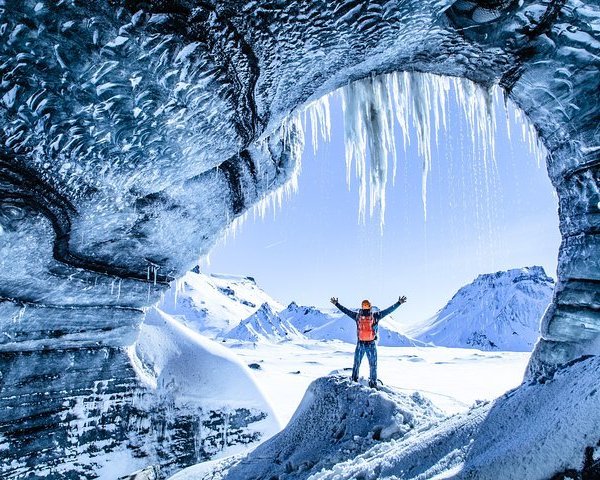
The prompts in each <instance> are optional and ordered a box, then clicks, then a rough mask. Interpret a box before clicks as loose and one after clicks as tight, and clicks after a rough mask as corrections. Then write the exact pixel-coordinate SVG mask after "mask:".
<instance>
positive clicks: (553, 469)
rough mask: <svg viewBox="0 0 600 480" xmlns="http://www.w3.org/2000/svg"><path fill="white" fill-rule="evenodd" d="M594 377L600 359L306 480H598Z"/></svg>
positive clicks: (599, 437) (598, 398) (599, 432)
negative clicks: (576, 479)
mask: <svg viewBox="0 0 600 480" xmlns="http://www.w3.org/2000/svg"><path fill="white" fill-rule="evenodd" d="M599 377H600V357H590V358H587V359H581V360H580V361H578V362H576V363H574V364H572V365H569V366H567V367H565V368H563V369H562V370H561V371H559V372H558V373H557V374H556V375H555V377H554V378H552V379H546V380H545V381H544V382H543V383H538V382H534V383H530V384H523V385H521V386H520V387H518V388H516V389H515V390H512V391H510V392H508V393H506V394H505V395H503V396H502V397H500V398H498V399H497V400H495V401H494V402H490V403H488V404H485V405H481V406H478V407H475V408H474V409H472V410H471V411H470V412H468V413H467V414H461V415H456V416H453V417H450V418H448V419H446V420H443V421H441V422H439V423H438V424H437V425H436V426H434V427H432V428H430V427H425V428H422V429H418V430H417V431H415V432H413V433H412V434H411V435H410V436H406V437H404V438H401V439H399V440H392V441H391V442H390V443H387V444H381V445H376V446H374V447H373V448H371V449H370V450H369V451H367V452H365V453H364V454H362V455H359V456H358V457H356V458H351V459H348V460H347V461H346V462H344V463H339V464H337V465H335V466H334V467H332V468H329V469H327V471H322V472H319V473H317V474H315V475H314V476H313V477H311V480H351V479H357V478H362V479H365V480H374V479H392V478H402V479H404V480H417V479H419V480H426V479H434V478H435V479H442V478H443V479H450V478H452V479H454V480H468V479H477V480H497V479H503V480H523V479H527V480H548V479H551V478H552V479H554V478H556V479H572V478H589V479H596V478H600V395H599V394H598V378H599ZM280 478H281V479H284V478H286V477H285V476H282V477H280Z"/></svg>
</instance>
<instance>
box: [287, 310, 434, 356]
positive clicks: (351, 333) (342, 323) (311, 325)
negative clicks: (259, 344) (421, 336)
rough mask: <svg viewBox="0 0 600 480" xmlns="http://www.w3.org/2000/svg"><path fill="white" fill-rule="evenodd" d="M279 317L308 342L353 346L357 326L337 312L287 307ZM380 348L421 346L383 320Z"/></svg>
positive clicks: (380, 327)
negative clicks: (326, 342)
mask: <svg viewBox="0 0 600 480" xmlns="http://www.w3.org/2000/svg"><path fill="white" fill-rule="evenodd" d="M279 316H280V317H281V318H282V319H284V320H285V321H287V322H289V323H290V324H291V325H293V326H294V327H296V328H297V329H298V330H299V331H300V332H301V333H302V334H304V335H305V336H306V337H307V338H311V339H314V340H341V341H343V342H347V343H356V325H355V323H354V322H353V321H352V319H350V318H348V317H347V316H346V315H344V314H343V313H341V312H339V311H337V310H336V311H321V310H319V309H318V308H316V307H304V306H299V305H297V304H296V303H295V302H292V303H290V304H289V305H288V306H287V308H286V309H285V310H282V311H281V312H279ZM379 345H381V346H384V347H414V346H420V345H423V343H422V342H419V341H416V340H414V339H412V338H409V337H407V336H406V335H403V334H402V333H400V332H398V331H396V330H395V329H394V328H393V327H392V326H391V325H390V322H389V321H388V320H386V319H384V320H383V321H382V322H381V324H380V325H379Z"/></svg>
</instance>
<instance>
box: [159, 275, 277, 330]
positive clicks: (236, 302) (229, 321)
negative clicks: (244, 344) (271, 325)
mask: <svg viewBox="0 0 600 480" xmlns="http://www.w3.org/2000/svg"><path fill="white" fill-rule="evenodd" d="M263 304H266V305H268V306H269V308H270V309H271V310H272V311H275V312H277V311H279V310H281V309H283V305H281V304H280V303H279V302H277V301H276V300H274V299H273V298H272V297H271V296H269V295H268V294H267V293H266V292H265V291H264V290H262V289H261V288H260V287H259V286H258V285H257V284H256V281H255V280H254V278H252V277H242V276H234V275H219V274H202V273H196V272H194V271H191V272H188V273H186V274H185V275H184V276H183V277H182V278H181V279H180V280H178V281H177V282H173V284H172V285H171V288H170V289H169V290H168V291H167V292H166V293H165V296H164V297H163V299H162V301H161V302H160V304H159V308H160V309H161V310H162V311H163V312H165V313H168V314H170V315H174V316H178V317H180V318H181V319H182V321H184V322H185V324H186V325H188V326H189V327H190V328H192V329H194V330H196V331H198V332H200V333H202V334H203V335H206V336H208V337H212V338H214V337H216V336H221V335H223V334H224V333H226V332H229V331H230V330H232V329H234V328H235V327H236V326H237V325H239V323H240V322H241V321H242V320H244V319H246V318H248V317H249V316H250V315H252V314H253V313H255V312H256V311H257V310H258V308H259V307H260V306H261V305H263Z"/></svg>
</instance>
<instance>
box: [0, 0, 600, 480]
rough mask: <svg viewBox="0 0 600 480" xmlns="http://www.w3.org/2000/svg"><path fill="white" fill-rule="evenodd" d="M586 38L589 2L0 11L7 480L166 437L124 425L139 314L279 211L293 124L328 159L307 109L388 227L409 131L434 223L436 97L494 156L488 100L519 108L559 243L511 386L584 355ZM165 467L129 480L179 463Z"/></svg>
mask: <svg viewBox="0 0 600 480" xmlns="http://www.w3.org/2000/svg"><path fill="white" fill-rule="evenodd" d="M599 18H600V9H599V7H598V5H597V3H596V2H594V1H592V0H586V1H584V0H521V1H511V0H493V1H490V0H457V1H451V0H406V1H398V2H396V1H388V2H384V1H377V0H375V1H368V2H367V1H360V0H343V1H342V0H340V1H339V2H325V1H314V2H306V3H305V2H268V1H263V0H260V1H256V2H246V1H242V0H227V1H224V2H212V1H202V2H195V1H189V2H185V1H175V2H161V1H158V0H156V1H155V0H151V1H149V2H141V1H137V0H131V1H127V2H125V1H122V0H115V1H110V2H109V1H106V0H100V1H98V2H93V3H88V4H83V3H80V2H75V1H72V0H58V1H55V2H47V1H40V0H35V1H34V0H11V1H8V2H6V1H4V2H1V8H0V37H1V38H2V42H1V43H0V78H1V81H0V118H1V123H0V227H1V228H0V325H1V329H2V333H3V335H2V338H1V340H0V409H1V411H2V412H3V415H2V418H0V459H1V465H0V473H1V475H2V476H3V477H5V478H19V476H26V475H30V474H31V475H35V474H36V472H46V473H47V475H54V476H57V475H62V476H63V477H65V478H94V477H95V476H97V472H99V471H100V468H101V467H100V466H99V464H98V463H95V462H96V461H95V458H97V457H101V456H105V455H107V454H110V452H119V451H122V449H123V448H124V446H125V445H132V444H133V445H140V444H142V445H143V444H145V442H146V440H145V439H146V438H149V437H148V431H149V429H148V428H146V427H147V426H148V422H149V423H150V424H152V422H160V419H159V418H157V417H156V416H154V415H152V414H151V412H149V411H144V410H143V409H140V408H138V407H137V405H136V399H137V398H139V397H148V396H149V397H152V395H153V393H152V390H151V389H148V387H147V386H146V385H145V384H144V383H143V381H142V379H140V377H139V375H138V374H137V372H136V370H135V368H134V366H133V365H132V362H131V358H130V357H129V355H128V351H129V349H130V347H131V346H132V345H133V344H134V343H135V341H136V339H137V338H138V336H139V335H140V325H141V323H142V320H143V317H144V309H146V308H148V307H149V306H151V305H153V304H155V303H156V302H157V301H158V300H159V299H160V297H161V295H162V293H163V292H164V291H165V290H166V289H167V288H168V285H169V283H170V282H172V281H175V280H176V279H177V278H179V277H181V276H182V275H183V274H184V273H185V272H187V271H188V270H189V269H191V268H192V267H193V266H194V265H196V263H197V262H198V258H199V257H201V256H203V255H206V254H208V252H209V251H210V249H211V247H212V246H213V245H214V243H215V241H216V240H217V239H218V238H220V237H221V236H222V235H225V232H226V230H227V229H232V228H233V229H234V228H235V226H236V225H237V223H238V222H239V221H240V219H242V218H243V216H244V215H245V214H246V213H247V212H249V211H251V210H252V209H253V208H257V209H258V211H259V213H260V212H261V211H264V209H265V208H267V206H268V205H269V204H276V205H277V204H280V202H281V200H282V198H283V197H284V196H285V194H286V192H289V190H290V189H293V187H294V180H295V177H296V176H297V173H298V171H299V168H300V163H299V156H300V154H301V152H302V148H303V146H304V136H303V129H304V128H305V127H304V125H303V123H302V121H301V111H302V109H303V108H305V107H306V108H308V106H309V105H310V104H311V103H314V102H317V103H316V104H315V105H313V106H312V107H310V108H309V109H308V111H307V115H308V116H309V117H310V116H312V118H313V120H314V121H313V122H311V126H312V128H317V125H319V127H318V130H320V132H319V134H320V135H322V136H323V137H325V138H326V137H327V127H326V126H327V124H328V114H327V105H326V100H324V99H323V100H319V99H322V98H323V97H324V96H325V95H327V94H329V93H331V92H333V91H334V90H336V89H338V88H344V89H345V90H344V91H345V95H346V100H347V103H346V107H347V108H346V114H347V117H348V118H347V123H346V131H347V132H348V141H347V145H348V153H347V154H348V157H347V162H348V164H349V167H350V168H352V167H351V165H350V164H353V165H354V168H355V169H357V168H358V173H359V178H360V179H361V182H364V187H363V186H362V185H363V184H362V183H361V199H362V198H365V199H366V198H367V196H368V197H369V198H370V207H369V209H372V210H373V211H377V210H379V211H380V212H382V213H383V209H384V208H385V184H386V183H387V179H388V178H387V177H388V171H387V162H388V157H391V156H392V154H393V149H394V148H395V146H394V142H393V140H392V139H391V138H389V135H388V134H389V131H390V130H389V124H390V123H391V122H392V121H396V122H399V123H400V124H404V125H405V124H406V122H410V121H412V122H416V124H417V125H418V127H419V128H418V129H417V130H418V131H419V132H420V133H419V138H418V142H419V147H420V150H421V155H422V156H423V157H424V164H423V165H424V167H423V168H424V170H423V177H424V178H423V192H424V195H423V201H424V203H425V202H426V186H427V178H426V176H427V172H428V169H429V168H430V163H428V159H429V156H428V153H427V148H428V146H429V145H430V143H429V142H431V139H432V138H435V134H434V135H431V132H430V131H429V130H431V129H434V130H435V129H436V128H438V127H439V126H440V125H443V110H444V109H443V107H442V105H443V104H444V99H445V98H446V96H447V90H445V86H444V85H446V83H444V82H445V81H440V80H437V79H433V78H432V77H429V75H445V76H448V77H454V78H456V79H458V80H452V81H451V82H460V83H461V85H462V86H461V87H460V89H458V90H457V93H458V94H459V95H464V92H472V94H469V95H468V96H467V97H465V98H464V103H463V104H464V105H465V108H467V109H468V112H470V113H468V115H470V117H469V118H472V119H473V122H474V123H473V129H472V131H473V132H476V134H477V135H478V138H479V136H481V138H482V139H485V141H484V142H483V143H484V144H485V145H486V148H488V147H489V148H488V150H487V151H488V152H489V154H490V155H491V152H492V151H493V148H492V145H491V143H490V142H492V141H493V140H492V139H490V138H489V135H490V132H492V130H493V121H494V119H490V118H488V117H489V115H487V113H486V111H489V109H488V110H486V104H487V103H489V98H490V94H489V92H493V91H494V89H499V90H500V91H501V92H502V93H503V95H505V96H506V97H507V98H508V99H509V100H510V101H512V102H514V104H515V105H516V106H517V107H518V108H519V109H520V110H521V112H522V115H523V119H524V122H523V129H524V134H525V135H527V136H528V138H530V139H531V142H532V144H537V141H538V139H539V141H540V142H541V144H542V145H543V149H541V150H542V151H546V152H547V154H546V156H545V161H546V166H547V170H548V174H549V177H550V179H551V181H552V184H553V185H554V188H555V189H556V192H557V195H558V198H559V212H558V217H559V223H560V229H561V235H562V244H561V247H560V251H559V266H558V278H557V284H556V288H555V291H554V295H553V300H552V303H551V305H550V307H549V308H548V310H547V311H546V313H545V315H544V318H543V320H542V324H541V331H540V337H539V339H538V342H537V344H536V347H535V349H534V352H533V355H532V359H531V362H530V367H529V369H528V373H527V376H526V382H535V381H538V382H548V381H549V380H551V379H552V378H553V376H554V375H557V373H556V372H559V371H562V370H561V368H562V367H564V366H565V365H569V364H570V362H572V361H575V360H577V359H580V358H581V357H585V356H588V355H591V356H597V355H598V352H599V348H600V346H599V338H600V337H599V335H598V334H599V332H600V296H599V295H600V294H599V292H600V287H599V285H600V254H599V250H600V240H599V231H600V230H599V229H600V186H599V181H598V176H599V172H600V131H599V130H598V127H597V126H598V121H599V107H598V91H599V90H600V88H599V87H600V76H599V75H598V67H599V64H600V56H599V55H600V39H599V30H600V24H599ZM383 75H388V77H384V76H383ZM390 75H391V77H390ZM390 79H391V80H390ZM402 82H404V83H402ZM448 82H450V81H448ZM466 82H473V84H474V85H472V84H471V83H466ZM390 86H391V87H390ZM401 86H402V87H403V88H404V87H407V88H409V89H408V90H401ZM434 87H435V88H434ZM395 89H396V90H397V93H396V94H394V92H396V90H395ZM432 89H433V90H434V91H433V90H432ZM390 92H391V95H390ZM401 92H408V93H404V94H403V93H401ZM461 92H463V93H461ZM486 92H488V93H486ZM409 99H410V100H411V101H412V102H413V103H410V102H409V103H408V104H407V105H404V102H408V100H409ZM390 100H391V102H392V104H393V105H394V107H395V105H396V103H398V104H399V105H400V107H398V108H396V107H395V108H392V109H390V108H389V107H387V106H386V105H382V103H387V102H389V101H390ZM427 105H431V106H432V107H431V108H432V109H431V110H428V108H426V107H427ZM436 105H438V106H439V107H438V106H436ZM380 107H381V108H380ZM436 112H438V113H436ZM392 114H393V115H392ZM409 116H410V118H409ZM393 117H395V120H394V118H393ZM432 117H433V120H432ZM525 119H527V121H525ZM490 122H491V123H490ZM528 125H531V127H530V126H528ZM403 131H405V129H404V130H403ZM315 137H316V135H313V138H315ZM482 141H483V140H482ZM538 150H539V149H538ZM365 152H368V154H367V153H365ZM367 155H369V158H370V162H371V165H370V167H369V170H368V172H367V168H366V163H365V162H366V160H365V159H366V158H367ZM485 155H486V157H485V158H489V160H490V162H493V157H492V156H489V157H488V156H487V155H488V153H486V154H485ZM486 161H487V160H486ZM350 168H349V170H350ZM392 177H393V172H392ZM367 180H368V182H369V183H368V185H369V187H367ZM368 188H370V190H368ZM367 191H368V195H367ZM366 210H367V205H366V200H365V201H362V200H361V209H360V212H361V213H359V214H361V215H362V212H366ZM382 219H383V217H382ZM590 365H594V363H593V362H592V363H590ZM566 371H567V372H568V371H571V370H566ZM563 377H564V375H563ZM563 377H561V378H563ZM543 385H544V384H543V383H541V384H539V386H538V387H536V388H537V389H540V392H543V388H544V387H543ZM534 390H535V391H536V392H537V391H538V390H536V389H534ZM527 391H528V392H529V391H533V390H527ZM540 394H542V393H540ZM557 395H566V393H565V391H563V390H561V391H558V392H557ZM516 397H517V398H518V396H516ZM596 411H597V410H596ZM180 421H181V422H183V424H185V423H186V420H185V418H181V419H180ZM140 423H142V424H143V425H144V428H141V429H140V428H138V425H139V424H140ZM175 423H177V422H175ZM97 425H101V426H102V428H95V427H96V426H97ZM82 426H83V428H82ZM580 440H581V441H580V444H579V447H580V450H581V451H582V452H583V451H584V449H585V448H586V447H587V446H588V445H586V444H585V441H584V440H583V439H580ZM590 441H591V440H590ZM167 450H168V451H166V452H164V455H163V454H161V455H158V454H156V455H155V454H150V453H145V452H141V451H140V452H141V455H142V456H143V455H146V457H143V458H145V460H140V461H141V462H147V463H148V464H154V463H163V464H169V465H177V466H185V465H186V464H188V463H189V462H190V459H189V458H187V457H186V455H185V454H183V453H182V452H180V451H177V449H176V448H173V449H167ZM138 451H139V450H138ZM537 461H539V462H541V460H539V459H538V460H537ZM534 463H535V462H534Z"/></svg>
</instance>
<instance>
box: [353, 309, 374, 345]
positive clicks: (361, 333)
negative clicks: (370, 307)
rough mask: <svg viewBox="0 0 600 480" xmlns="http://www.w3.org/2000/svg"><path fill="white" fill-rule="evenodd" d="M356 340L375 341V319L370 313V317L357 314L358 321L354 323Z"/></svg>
mask: <svg viewBox="0 0 600 480" xmlns="http://www.w3.org/2000/svg"><path fill="white" fill-rule="evenodd" d="M356 327H357V330H358V331H357V334H358V339H359V340H360V341H361V342H372V341H373V340H375V337H376V335H377V333H376V326H375V317H374V316H373V313H372V312H371V314H370V315H361V314H360V313H359V314H358V320H357V321H356Z"/></svg>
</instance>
